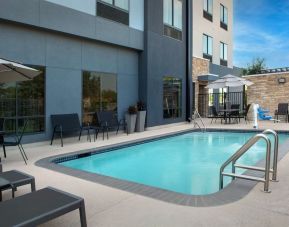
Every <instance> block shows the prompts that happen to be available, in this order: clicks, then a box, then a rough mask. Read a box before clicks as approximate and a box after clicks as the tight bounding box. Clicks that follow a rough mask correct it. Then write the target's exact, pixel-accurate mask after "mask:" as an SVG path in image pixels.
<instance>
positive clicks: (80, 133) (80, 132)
mask: <svg viewBox="0 0 289 227" xmlns="http://www.w3.org/2000/svg"><path fill="white" fill-rule="evenodd" d="M81 135H82V128H81V129H80V131H79V137H78V140H80V138H81Z"/></svg>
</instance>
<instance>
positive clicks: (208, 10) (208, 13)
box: [203, 0, 213, 21]
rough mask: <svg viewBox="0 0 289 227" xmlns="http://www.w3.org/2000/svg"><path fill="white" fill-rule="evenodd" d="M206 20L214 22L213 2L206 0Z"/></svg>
mask: <svg viewBox="0 0 289 227" xmlns="http://www.w3.org/2000/svg"><path fill="white" fill-rule="evenodd" d="M203 16H204V18H206V19H208V20H210V21H213V0H204V10H203Z"/></svg>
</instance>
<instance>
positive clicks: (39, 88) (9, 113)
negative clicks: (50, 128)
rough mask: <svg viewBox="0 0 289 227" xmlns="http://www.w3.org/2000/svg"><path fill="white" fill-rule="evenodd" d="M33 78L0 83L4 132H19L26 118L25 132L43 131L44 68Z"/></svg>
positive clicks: (0, 106) (0, 104) (0, 103)
mask: <svg viewBox="0 0 289 227" xmlns="http://www.w3.org/2000/svg"><path fill="white" fill-rule="evenodd" d="M32 67H33V68H36V69H38V70H40V71H42V72H43V73H42V74H40V75H39V76H37V77H35V78H34V79H33V80H29V81H23V82H13V83H5V84H0V117H1V118H4V119H5V125H4V127H5V132H7V133H15V132H16V131H17V132H20V131H21V128H22V127H23V125H24V123H25V121H26V120H28V124H27V128H26V132H29V133H35V132H43V131H45V68H43V67H35V66H32Z"/></svg>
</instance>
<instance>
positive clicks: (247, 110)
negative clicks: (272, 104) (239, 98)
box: [240, 104, 251, 124]
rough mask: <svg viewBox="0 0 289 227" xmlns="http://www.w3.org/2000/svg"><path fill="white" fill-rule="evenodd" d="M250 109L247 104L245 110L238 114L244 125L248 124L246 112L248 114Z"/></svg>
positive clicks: (249, 105)
mask: <svg viewBox="0 0 289 227" xmlns="http://www.w3.org/2000/svg"><path fill="white" fill-rule="evenodd" d="M250 107H251V104H248V105H247V106H246V108H245V109H244V111H243V112H242V113H241V114H240V115H241V118H244V120H245V123H246V124H247V122H248V112H249V109H250Z"/></svg>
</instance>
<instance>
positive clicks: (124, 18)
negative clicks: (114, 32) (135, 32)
mask: <svg viewBox="0 0 289 227" xmlns="http://www.w3.org/2000/svg"><path fill="white" fill-rule="evenodd" d="M96 8H97V16H100V17H103V18H106V19H109V20H113V21H116V22H119V23H122V24H125V25H129V0H98V1H97V7H96Z"/></svg>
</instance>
